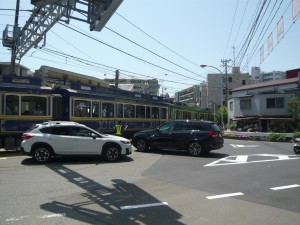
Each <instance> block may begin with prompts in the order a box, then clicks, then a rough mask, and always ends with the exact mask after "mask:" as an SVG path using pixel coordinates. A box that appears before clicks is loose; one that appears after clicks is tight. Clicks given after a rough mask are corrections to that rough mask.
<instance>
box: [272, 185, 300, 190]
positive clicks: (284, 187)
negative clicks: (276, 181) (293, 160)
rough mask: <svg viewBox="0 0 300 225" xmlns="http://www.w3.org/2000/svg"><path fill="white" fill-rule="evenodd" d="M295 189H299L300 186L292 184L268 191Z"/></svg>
mask: <svg viewBox="0 0 300 225" xmlns="http://www.w3.org/2000/svg"><path fill="white" fill-rule="evenodd" d="M295 187H300V185H299V184H293V185H287V186H281V187H273V188H270V189H272V190H274V191H276V190H282V189H288V188H295Z"/></svg>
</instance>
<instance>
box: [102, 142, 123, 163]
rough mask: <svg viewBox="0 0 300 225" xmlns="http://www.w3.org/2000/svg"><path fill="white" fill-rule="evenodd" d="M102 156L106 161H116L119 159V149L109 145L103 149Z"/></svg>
mask: <svg viewBox="0 0 300 225" xmlns="http://www.w3.org/2000/svg"><path fill="white" fill-rule="evenodd" d="M103 156H104V158H105V159H106V160H107V161H111V162H113V161H116V160H118V159H119V158H120V157H121V152H120V148H118V147H117V146H115V145H109V146H107V147H106V148H105V150H104V152H103Z"/></svg>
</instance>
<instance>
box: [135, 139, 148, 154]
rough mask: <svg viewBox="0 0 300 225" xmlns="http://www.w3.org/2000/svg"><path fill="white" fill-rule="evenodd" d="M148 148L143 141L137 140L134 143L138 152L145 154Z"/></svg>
mask: <svg viewBox="0 0 300 225" xmlns="http://www.w3.org/2000/svg"><path fill="white" fill-rule="evenodd" d="M148 148H149V146H148V142H147V141H146V140H145V139H139V140H137V142H136V150H137V151H139V152H145V151H147V150H148Z"/></svg>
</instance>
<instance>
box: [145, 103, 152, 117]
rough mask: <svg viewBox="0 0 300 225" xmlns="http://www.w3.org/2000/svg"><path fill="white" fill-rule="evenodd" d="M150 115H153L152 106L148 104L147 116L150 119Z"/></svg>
mask: <svg viewBox="0 0 300 225" xmlns="http://www.w3.org/2000/svg"><path fill="white" fill-rule="evenodd" d="M150 115H151V108H150V106H146V118H147V119H150Z"/></svg>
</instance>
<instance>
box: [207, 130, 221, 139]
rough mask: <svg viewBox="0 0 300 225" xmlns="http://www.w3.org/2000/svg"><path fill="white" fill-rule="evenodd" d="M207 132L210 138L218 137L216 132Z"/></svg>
mask: <svg viewBox="0 0 300 225" xmlns="http://www.w3.org/2000/svg"><path fill="white" fill-rule="evenodd" d="M208 134H209V136H211V137H212V138H216V137H218V136H219V135H218V134H216V133H215V132H211V131H210V132H208Z"/></svg>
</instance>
